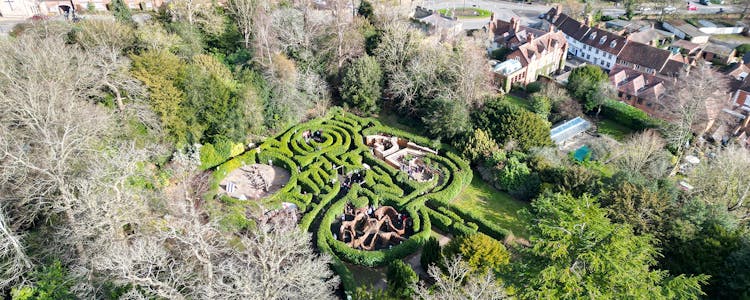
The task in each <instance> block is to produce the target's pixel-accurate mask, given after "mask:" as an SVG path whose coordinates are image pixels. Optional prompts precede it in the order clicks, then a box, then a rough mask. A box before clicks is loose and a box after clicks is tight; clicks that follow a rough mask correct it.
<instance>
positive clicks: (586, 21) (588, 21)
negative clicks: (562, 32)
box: [583, 14, 592, 26]
mask: <svg viewBox="0 0 750 300" xmlns="http://www.w3.org/2000/svg"><path fill="white" fill-rule="evenodd" d="M591 19H592V18H591V14H586V16H584V17H583V23H584V24H586V26H591Z"/></svg>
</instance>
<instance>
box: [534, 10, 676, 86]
mask: <svg viewBox="0 0 750 300" xmlns="http://www.w3.org/2000/svg"><path fill="white" fill-rule="evenodd" d="M543 17H544V20H545V21H546V22H547V23H548V25H547V26H549V27H550V28H552V29H553V30H559V31H561V32H562V33H563V34H564V36H565V38H566V40H567V41H568V44H569V45H570V47H569V49H568V52H570V54H572V55H574V56H576V57H578V58H580V59H582V60H585V61H587V62H590V63H592V64H595V65H597V66H599V67H601V68H603V69H606V70H611V69H612V68H614V67H615V65H624V66H627V67H629V68H632V69H634V70H637V71H641V72H645V73H649V74H654V75H664V76H674V75H676V74H678V73H679V72H680V70H682V69H685V68H687V65H686V61H685V59H684V58H683V57H682V55H680V54H679V53H672V52H670V51H668V50H664V49H659V48H656V47H652V46H650V45H647V44H644V43H639V42H636V41H633V40H629V39H627V38H625V37H622V36H620V35H617V34H615V33H612V32H609V31H606V30H602V29H599V28H596V27H591V26H588V25H587V24H586V23H588V22H587V20H584V22H580V21H578V20H576V19H574V18H571V17H570V16H568V15H566V14H564V13H562V10H561V8H560V6H559V5H558V6H556V7H554V8H552V9H550V10H549V11H548V12H547V13H546V14H545V15H544V16H543Z"/></svg>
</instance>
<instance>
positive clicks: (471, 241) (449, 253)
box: [444, 233, 510, 273]
mask: <svg viewBox="0 0 750 300" xmlns="http://www.w3.org/2000/svg"><path fill="white" fill-rule="evenodd" d="M444 251H445V256H446V257H453V256H455V255H461V257H463V259H464V261H465V262H467V263H468V264H469V267H470V268H471V269H472V270H474V271H477V272H480V273H484V272H487V271H492V272H495V273H499V272H500V271H501V270H502V269H503V268H504V267H505V266H507V265H508V264H509V263H510V253H509V252H508V250H506V249H505V246H503V244H502V243H501V242H499V241H497V240H495V239H493V238H491V237H489V236H487V235H485V234H482V233H477V234H472V235H467V236H461V237H458V238H455V239H453V240H451V242H450V243H448V245H446V246H445V249H444Z"/></svg>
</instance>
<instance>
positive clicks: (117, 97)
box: [104, 81, 125, 112]
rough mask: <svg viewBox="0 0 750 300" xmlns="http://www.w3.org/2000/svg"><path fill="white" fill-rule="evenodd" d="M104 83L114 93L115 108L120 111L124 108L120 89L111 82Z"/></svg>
mask: <svg viewBox="0 0 750 300" xmlns="http://www.w3.org/2000/svg"><path fill="white" fill-rule="evenodd" d="M104 85H106V86H107V88H109V90H111V91H112V92H113V93H115V104H116V105H117V110H119V111H120V112H122V111H123V110H125V105H124V104H123V103H122V95H121V94H120V89H118V88H117V87H116V86H114V85H113V84H112V83H110V82H108V81H105V82H104Z"/></svg>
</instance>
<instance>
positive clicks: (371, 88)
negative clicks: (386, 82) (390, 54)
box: [341, 55, 383, 113]
mask: <svg viewBox="0 0 750 300" xmlns="http://www.w3.org/2000/svg"><path fill="white" fill-rule="evenodd" d="M382 79H383V71H381V70H380V64H379V63H378V61H377V60H376V59H375V58H373V57H371V56H369V55H365V56H362V57H360V58H359V59H357V60H356V61H354V63H352V64H351V66H349V68H347V70H346V74H344V78H343V79H342V80H341V98H342V99H343V100H344V102H345V103H347V104H349V105H351V106H353V107H355V108H357V109H359V110H360V111H362V112H365V113H374V112H377V111H378V103H377V102H378V101H379V100H380V94H381V89H382V87H381V82H382Z"/></svg>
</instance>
